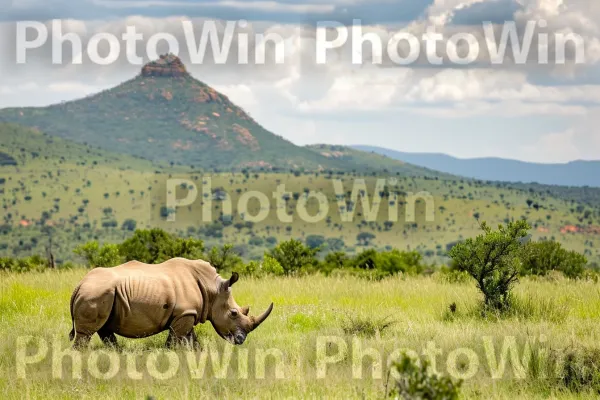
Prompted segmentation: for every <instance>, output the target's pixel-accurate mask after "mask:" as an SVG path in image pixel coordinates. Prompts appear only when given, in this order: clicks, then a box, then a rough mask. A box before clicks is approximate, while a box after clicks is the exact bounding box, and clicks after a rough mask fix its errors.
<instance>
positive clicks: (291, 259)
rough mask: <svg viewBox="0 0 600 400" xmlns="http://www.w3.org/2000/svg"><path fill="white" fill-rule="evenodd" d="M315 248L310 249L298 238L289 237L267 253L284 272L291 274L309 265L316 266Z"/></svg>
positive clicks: (317, 263) (317, 262)
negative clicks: (289, 238)
mask: <svg viewBox="0 0 600 400" xmlns="http://www.w3.org/2000/svg"><path fill="white" fill-rule="evenodd" d="M317 251H318V250H316V249H311V248H309V247H307V246H305V245H303V244H302V242H300V241H299V240H295V239H291V240H288V241H286V242H281V243H280V244H279V245H277V246H276V247H275V248H274V249H273V250H271V251H270V253H269V254H268V255H269V256H271V257H272V258H273V259H275V260H276V261H277V262H278V263H279V264H280V265H281V267H282V268H283V270H284V272H285V273H286V274H288V275H289V274H292V273H296V272H299V271H301V270H302V269H306V268H309V267H317V266H318V265H319V261H318V260H317V258H316V254H317Z"/></svg>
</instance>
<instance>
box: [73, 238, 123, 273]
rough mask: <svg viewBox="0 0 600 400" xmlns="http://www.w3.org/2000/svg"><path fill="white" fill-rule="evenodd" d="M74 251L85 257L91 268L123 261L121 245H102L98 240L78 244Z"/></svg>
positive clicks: (117, 263)
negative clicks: (120, 250)
mask: <svg viewBox="0 0 600 400" xmlns="http://www.w3.org/2000/svg"><path fill="white" fill-rule="evenodd" d="M73 252H74V253H75V254H77V255H78V256H81V257H83V258H85V260H86V262H87V264H88V266H89V267H91V268H96V267H104V268H108V267H114V266H116V265H119V264H120V263H121V261H122V257H121V254H120V252H119V246H118V245H116V244H105V245H104V246H102V247H100V245H99V244H98V242H96V241H93V242H88V243H86V244H83V245H80V246H77V247H76V248H75V250H73Z"/></svg>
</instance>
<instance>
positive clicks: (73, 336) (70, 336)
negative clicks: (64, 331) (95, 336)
mask: <svg viewBox="0 0 600 400" xmlns="http://www.w3.org/2000/svg"><path fill="white" fill-rule="evenodd" d="M80 287H81V284H79V285H78V286H77V287H76V288H75V290H74V291H73V294H72V295H71V305H70V310H71V326H72V328H71V332H69V341H72V340H73V339H75V318H73V303H75V298H76V297H77V293H79V288H80Z"/></svg>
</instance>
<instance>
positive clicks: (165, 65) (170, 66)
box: [142, 54, 188, 78]
mask: <svg viewBox="0 0 600 400" xmlns="http://www.w3.org/2000/svg"><path fill="white" fill-rule="evenodd" d="M187 75H188V72H187V70H186V68H185V65H184V64H183V62H181V59H179V57H177V56H175V55H173V54H164V55H161V56H160V58H159V59H158V60H156V61H152V62H149V63H148V64H146V65H144V67H143V68H142V76H144V77H156V78H179V77H183V76H187Z"/></svg>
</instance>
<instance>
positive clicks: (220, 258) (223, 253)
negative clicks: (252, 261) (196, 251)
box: [208, 244, 242, 272]
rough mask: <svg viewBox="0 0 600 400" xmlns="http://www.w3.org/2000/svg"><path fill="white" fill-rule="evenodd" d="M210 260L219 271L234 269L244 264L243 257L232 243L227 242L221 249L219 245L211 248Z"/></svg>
mask: <svg viewBox="0 0 600 400" xmlns="http://www.w3.org/2000/svg"><path fill="white" fill-rule="evenodd" d="M208 262H209V263H210V264H211V265H212V266H213V267H215V269H216V270H217V271H219V272H221V271H233V270H234V269H235V268H238V267H241V266H242V259H241V258H240V256H239V255H238V254H237V253H236V252H235V250H234V249H233V245H232V244H226V245H224V246H223V247H221V248H220V249H219V248H218V247H217V246H215V247H213V248H212V249H210V253H209V254H208Z"/></svg>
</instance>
